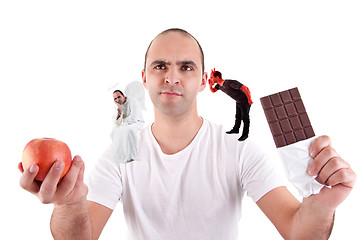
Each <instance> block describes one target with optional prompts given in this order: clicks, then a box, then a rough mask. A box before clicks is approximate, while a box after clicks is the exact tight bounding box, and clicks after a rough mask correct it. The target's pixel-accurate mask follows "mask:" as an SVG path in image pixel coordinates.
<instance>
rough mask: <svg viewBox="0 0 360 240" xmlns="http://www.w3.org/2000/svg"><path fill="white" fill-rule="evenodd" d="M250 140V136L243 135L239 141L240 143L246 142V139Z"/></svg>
mask: <svg viewBox="0 0 360 240" xmlns="http://www.w3.org/2000/svg"><path fill="white" fill-rule="evenodd" d="M247 138H248V135H242V136H241V137H240V138H239V139H238V141H240V142H241V141H244V140H245V139H247Z"/></svg>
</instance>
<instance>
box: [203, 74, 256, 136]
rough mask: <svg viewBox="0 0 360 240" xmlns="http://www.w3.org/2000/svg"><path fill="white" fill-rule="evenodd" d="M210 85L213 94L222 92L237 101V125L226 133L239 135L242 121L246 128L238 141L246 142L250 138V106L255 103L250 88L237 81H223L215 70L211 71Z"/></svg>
mask: <svg viewBox="0 0 360 240" xmlns="http://www.w3.org/2000/svg"><path fill="white" fill-rule="evenodd" d="M209 85H210V90H211V92H213V93H214V92H216V91H217V90H221V91H223V92H224V93H226V94H227V95H228V96H229V97H231V98H232V99H234V100H235V101H236V115H235V125H234V127H233V128H232V129H231V130H230V131H228V132H226V133H228V134H232V133H239V129H240V125H241V120H242V121H243V122H244V128H243V132H242V135H241V137H240V138H239V139H238V140H239V141H244V140H245V139H246V138H247V137H248V136H249V127H250V117H249V112H250V106H251V104H252V103H253V102H252V101H251V94H250V90H249V88H247V87H246V86H245V85H243V84H241V83H240V82H238V81H236V80H230V79H227V80H224V79H222V74H221V72H219V71H215V68H214V69H213V70H211V75H210V79H209Z"/></svg>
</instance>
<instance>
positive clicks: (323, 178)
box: [316, 157, 349, 186]
mask: <svg viewBox="0 0 360 240" xmlns="http://www.w3.org/2000/svg"><path fill="white" fill-rule="evenodd" d="M348 168H349V164H348V163H346V162H345V161H344V160H342V159H341V158H340V157H333V158H331V159H330V160H329V161H328V162H327V163H326V164H325V165H324V167H323V168H322V169H321V171H320V172H319V174H318V176H317V178H316V180H317V181H318V182H319V183H321V184H326V185H329V186H333V185H336V184H339V183H341V182H342V181H343V180H341V178H339V176H340V175H341V174H339V172H338V171H340V170H342V169H348Z"/></svg>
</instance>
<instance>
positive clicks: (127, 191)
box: [88, 119, 285, 240]
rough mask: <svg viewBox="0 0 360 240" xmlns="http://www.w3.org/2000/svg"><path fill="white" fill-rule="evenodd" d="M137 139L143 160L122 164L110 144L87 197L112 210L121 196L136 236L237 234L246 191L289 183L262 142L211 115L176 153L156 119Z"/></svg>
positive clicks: (259, 192) (261, 191) (229, 236)
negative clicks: (229, 130)
mask: <svg viewBox="0 0 360 240" xmlns="http://www.w3.org/2000/svg"><path fill="white" fill-rule="evenodd" d="M138 144H139V145H138V149H139V158H140V159H141V160H140V161H134V162H130V163H127V164H121V163H117V162H115V161H114V159H113V154H112V151H111V148H109V149H108V150H107V151H106V152H105V154H104V155H103V157H102V158H101V159H100V161H99V162H98V164H97V166H96V167H95V169H94V171H93V172H92V175H91V176H90V179H89V194H88V200H90V201H94V202H97V203H99V204H102V205H104V206H106V207H108V208H111V209H114V208H115V206H116V204H117V203H118V202H119V200H120V199H121V200H122V202H123V208H124V215H125V219H126V222H127V225H128V228H129V233H130V235H131V236H130V238H131V239H147V240H148V239H167V240H171V239H181V240H184V239H186V240H192V239H194V240H195V239H196V240H199V239H216V240H218V239H222V240H224V239H237V235H238V226H237V224H238V221H239V219H240V214H241V200H242V198H243V195H244V192H247V194H248V195H249V196H250V197H251V198H252V199H253V200H254V201H255V202H256V201H258V200H259V199H260V198H261V197H262V196H263V195H265V194H266V193H267V192H269V191H270V190H272V189H274V188H276V187H279V186H284V183H285V182H284V179H283V178H282V177H280V175H281V174H277V170H275V169H274V167H273V164H271V162H270V161H269V159H267V157H266V155H265V154H264V153H263V152H262V151H261V149H260V148H259V147H258V146H257V145H256V144H254V143H253V142H250V141H249V140H246V141H243V142H239V141H238V140H237V136H235V135H228V134H225V131H224V129H223V128H222V127H221V126H219V125H216V124H214V123H211V122H209V121H207V120H205V119H204V121H203V124H202V126H201V128H200V130H199V132H198V133H197V135H196V137H195V138H194V139H193V141H192V142H191V143H190V144H189V145H188V146H187V147H186V148H185V149H184V150H182V151H180V152H178V153H176V154H173V155H166V154H164V153H163V152H162V151H161V149H160V146H159V145H158V143H157V141H156V140H155V138H154V136H153V135H152V132H151V127H150V126H148V127H146V128H145V129H143V130H141V131H140V132H139V137H138Z"/></svg>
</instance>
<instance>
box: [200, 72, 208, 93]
mask: <svg viewBox="0 0 360 240" xmlns="http://www.w3.org/2000/svg"><path fill="white" fill-rule="evenodd" d="M207 78H208V74H207V72H204V73H203V76H202V79H201V84H200V88H199V92H202V91H203V90H204V89H205V87H206V82H207Z"/></svg>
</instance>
